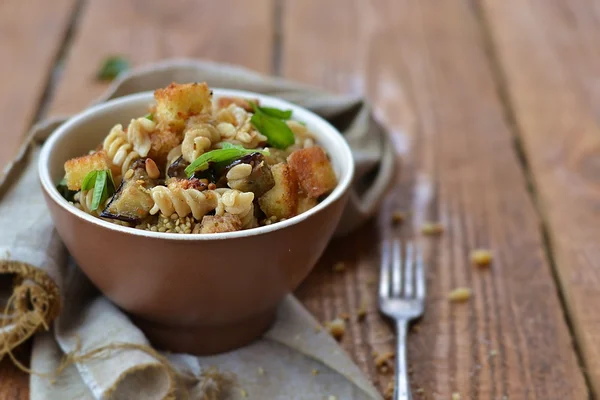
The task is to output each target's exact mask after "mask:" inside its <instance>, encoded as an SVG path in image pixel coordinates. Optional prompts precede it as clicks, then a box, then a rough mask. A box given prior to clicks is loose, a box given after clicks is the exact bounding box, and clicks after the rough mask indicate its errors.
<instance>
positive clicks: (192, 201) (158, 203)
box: [150, 183, 220, 220]
mask: <svg viewBox="0 0 600 400" xmlns="http://www.w3.org/2000/svg"><path fill="white" fill-rule="evenodd" d="M150 195H151V196H152V200H154V206H153V207H152V209H151V210H150V214H152V215H154V214H156V213H157V212H159V211H160V212H161V213H162V214H163V215H165V216H167V217H169V216H171V215H173V214H175V213H176V214H177V215H178V216H179V217H185V216H187V215H189V214H192V216H193V217H194V218H195V219H197V220H201V219H202V217H203V216H204V215H206V214H207V213H209V212H210V211H212V210H214V209H216V208H217V206H218V205H219V197H220V195H219V193H217V192H216V191H214V190H204V191H200V190H197V189H193V188H189V189H183V188H181V187H180V186H178V185H177V183H175V184H169V186H168V187H167V186H155V187H153V188H152V189H151V191H150Z"/></svg>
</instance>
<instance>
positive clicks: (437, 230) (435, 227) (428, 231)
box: [421, 222, 444, 236]
mask: <svg viewBox="0 0 600 400" xmlns="http://www.w3.org/2000/svg"><path fill="white" fill-rule="evenodd" d="M443 232H444V226H443V225H442V224H440V223H439V222H426V223H424V224H423V226H421V233H422V234H423V235H426V236H438V235H441V234H442V233H443Z"/></svg>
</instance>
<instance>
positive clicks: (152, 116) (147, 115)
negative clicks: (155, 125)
mask: <svg viewBox="0 0 600 400" xmlns="http://www.w3.org/2000/svg"><path fill="white" fill-rule="evenodd" d="M144 118H146V119H149V120H150V121H154V114H152V113H149V114H146V115H144Z"/></svg>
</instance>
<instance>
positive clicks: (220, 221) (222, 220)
mask: <svg viewBox="0 0 600 400" xmlns="http://www.w3.org/2000/svg"><path fill="white" fill-rule="evenodd" d="M240 229H242V220H241V219H240V217H238V216H237V215H233V214H225V215H222V216H221V215H205V216H204V217H203V218H202V225H201V227H200V232H199V233H219V232H235V231H239V230H240Z"/></svg>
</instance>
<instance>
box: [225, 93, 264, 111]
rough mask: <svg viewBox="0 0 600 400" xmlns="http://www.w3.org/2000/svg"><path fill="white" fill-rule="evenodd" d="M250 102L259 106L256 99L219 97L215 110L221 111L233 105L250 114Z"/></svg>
mask: <svg viewBox="0 0 600 400" xmlns="http://www.w3.org/2000/svg"><path fill="white" fill-rule="evenodd" d="M250 101H251V102H253V103H254V104H256V105H258V104H259V103H258V99H244V98H242V97H220V98H219V99H218V100H217V108H218V109H221V108H225V107H227V106H229V105H230V104H235V105H236V106H238V107H242V108H243V109H244V110H246V111H249V112H252V111H253V108H252V106H251V105H250V103H249V102H250Z"/></svg>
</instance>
